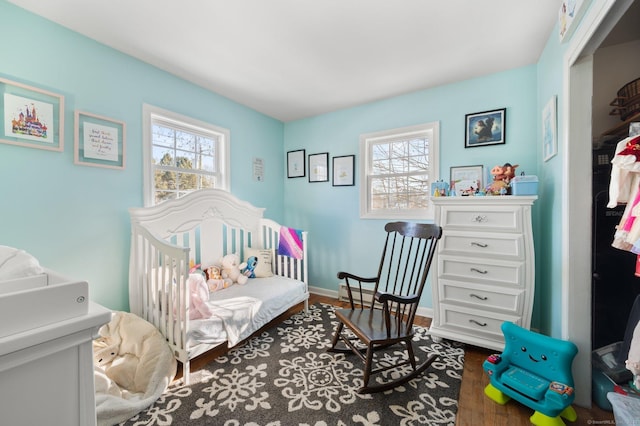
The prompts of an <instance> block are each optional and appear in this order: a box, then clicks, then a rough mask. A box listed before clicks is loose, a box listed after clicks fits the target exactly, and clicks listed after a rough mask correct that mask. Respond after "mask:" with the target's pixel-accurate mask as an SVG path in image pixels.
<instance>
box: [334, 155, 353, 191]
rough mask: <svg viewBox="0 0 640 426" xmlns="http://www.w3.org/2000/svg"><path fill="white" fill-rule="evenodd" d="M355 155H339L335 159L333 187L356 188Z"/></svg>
mask: <svg viewBox="0 0 640 426" xmlns="http://www.w3.org/2000/svg"><path fill="white" fill-rule="evenodd" d="M355 167H356V156H355V155H339V156H336V157H333V179H332V181H331V184H332V185H333V186H354V185H355V184H356V181H355V173H354V172H355Z"/></svg>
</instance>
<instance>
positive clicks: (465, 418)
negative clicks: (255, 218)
mask: <svg viewBox="0 0 640 426" xmlns="http://www.w3.org/2000/svg"><path fill="white" fill-rule="evenodd" d="M318 302H321V303H328V304H332V305H336V306H342V307H346V306H348V305H347V303H345V302H340V301H338V300H336V299H334V298H330V297H326V296H319V295H316V294H311V297H310V298H309V304H314V303H318ZM301 309H302V304H300V305H298V306H296V307H294V308H291V309H290V310H289V311H287V312H286V313H284V314H283V315H282V316H281V317H280V318H278V319H276V320H274V322H276V321H281V320H282V319H284V318H286V317H288V316H291V315H292V314H294V313H296V312H299V311H300V310H301ZM415 324H416V325H419V326H422V327H429V325H430V324H431V319H430V318H425V317H418V318H417V319H416V322H415ZM268 326H269V325H268ZM225 352H226V348H220V349H217V350H213V351H210V352H207V353H206V354H203V355H202V356H200V357H198V358H195V359H194V360H192V362H191V370H192V371H196V370H198V369H200V368H202V367H204V366H205V365H206V364H208V363H209V362H211V361H212V360H213V359H215V358H216V357H218V356H220V355H223V354H224V353H225ZM493 352H495V351H490V350H487V349H483V348H478V347H475V346H467V347H466V348H465V360H464V370H463V374H462V386H461V388H460V398H459V401H458V414H457V416H456V425H457V426H478V425H491V426H494V425H495V426H519V425H522V426H526V425H531V423H530V422H529V417H530V416H531V414H533V411H532V410H531V409H529V408H527V407H525V406H523V405H521V404H519V403H517V402H514V401H510V402H508V403H507V404H505V405H504V406H502V405H498V404H496V403H494V402H493V401H491V400H490V399H489V398H487V397H486V396H485V395H484V388H485V386H486V385H487V384H488V383H489V379H488V377H487V375H486V374H485V373H484V370H483V369H482V363H483V362H484V360H485V359H486V358H487V356H488V355H490V354H491V353H493ZM180 376H181V373H180V371H179V372H178V376H177V377H176V379H178V378H180ZM574 407H575V409H576V412H577V413H578V420H577V421H575V422H574V423H570V422H566V423H567V425H579V426H582V425H597V424H615V422H614V418H613V413H611V412H608V411H604V410H601V409H600V408H598V407H597V406H596V405H595V404H594V405H593V408H591V409H587V408H582V407H578V406H574Z"/></svg>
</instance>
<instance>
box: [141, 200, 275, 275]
mask: <svg viewBox="0 0 640 426" xmlns="http://www.w3.org/2000/svg"><path fill="white" fill-rule="evenodd" d="M264 210H265V209H264V208H258V207H254V206H253V205H251V204H250V203H248V202H246V201H243V200H240V199H238V198H237V197H235V196H234V195H232V194H231V193H229V192H226V191H223V190H219V189H203V190H199V191H194V192H192V193H190V194H187V195H185V196H184V197H182V198H179V199H175V200H168V201H165V202H164V203H162V204H159V205H156V206H152V207H142V208H132V209H129V212H130V214H131V224H132V227H133V226H139V227H142V228H144V229H146V230H147V231H148V232H150V233H151V234H153V235H154V236H155V237H156V238H158V239H160V240H164V241H167V242H170V243H172V244H174V245H177V246H180V247H189V248H191V249H192V250H191V253H190V254H189V260H190V261H193V262H194V263H202V265H205V266H206V265H211V264H214V263H216V262H217V261H218V260H219V259H220V257H222V256H224V255H225V254H228V253H231V252H233V253H238V254H240V255H242V254H241V253H242V250H243V249H244V247H260V246H261V245H262V244H261V241H253V239H254V238H255V237H256V236H258V235H259V231H260V226H261V219H262V216H263V213H264Z"/></svg>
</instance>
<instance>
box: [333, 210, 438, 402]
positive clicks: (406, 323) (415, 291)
mask: <svg viewBox="0 0 640 426" xmlns="http://www.w3.org/2000/svg"><path fill="white" fill-rule="evenodd" d="M385 231H386V232H387V237H386V241H385V244H384V249H383V252H382V259H381V260H380V267H379V269H378V275H377V276H376V277H373V278H362V277H358V276H356V275H353V274H350V273H348V272H339V273H338V279H340V280H344V282H345V283H346V287H347V294H348V296H349V303H350V304H351V308H350V309H336V317H337V319H338V320H339V321H340V323H339V324H338V326H337V327H336V330H335V334H334V336H333V341H332V346H331V348H330V349H329V351H330V352H349V353H350V352H353V353H355V354H356V355H358V356H359V357H360V358H361V359H362V361H363V362H364V377H363V380H364V385H363V386H362V388H360V389H359V390H358V392H359V393H373V392H381V391H385V390H388V389H392V388H394V387H396V386H398V385H400V384H402V383H406V382H408V381H409V380H411V379H413V378H415V377H417V376H419V375H420V374H421V373H422V372H423V371H424V370H426V369H427V368H428V367H429V366H430V365H431V363H433V361H435V359H436V358H437V355H431V356H429V357H428V358H427V359H426V360H425V361H424V362H422V363H421V364H420V365H418V363H417V362H416V357H415V356H414V352H413V347H412V343H411V340H412V338H413V334H414V332H413V320H414V318H415V315H416V311H417V309H418V303H419V302H420V297H421V295H422V290H423V289H424V285H425V282H426V280H427V275H428V273H429V267H430V266H431V261H432V260H433V255H434V253H435V249H436V244H437V242H438V240H439V239H440V236H441V235H442V228H440V227H439V226H437V225H434V224H420V223H409V222H391V223H387V224H386V226H385ZM356 283H357V286H356ZM363 283H369V286H368V287H367V286H366V285H365V286H363ZM371 287H373V293H372V295H373V298H372V300H370V301H367V300H366V297H365V296H366V295H363V289H364V290H365V292H366V291H367V289H368V290H371ZM354 293H355V296H356V297H357V296H359V298H357V299H356V301H355V303H354ZM366 305H370V306H368V307H367V306H366ZM345 326H346V329H345ZM340 341H342V342H343V343H344V345H338V343H339V342H340ZM396 344H404V345H405V347H406V356H405V360H404V361H401V362H399V363H393V364H392V365H389V364H390V363H389V362H388V360H386V362H378V360H374V352H376V351H377V350H379V349H385V348H388V347H390V346H392V345H396ZM374 364H375V367H376V368H375V369H374V368H373V367H374ZM408 364H411V367H412V368H411V371H409V372H408V373H407V372H406V371H407V368H402V367H403V366H405V365H408ZM391 369H396V371H394V372H392V373H395V375H393V376H390V377H392V378H390V379H386V378H385V377H382V375H378V376H376V378H377V379H378V380H377V381H378V384H375V385H369V380H370V379H371V377H372V375H374V374H378V373H381V372H384V371H387V370H391ZM381 377H382V378H381Z"/></svg>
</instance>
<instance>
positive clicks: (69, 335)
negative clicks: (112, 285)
mask: <svg viewBox="0 0 640 426" xmlns="http://www.w3.org/2000/svg"><path fill="white" fill-rule="evenodd" d="M110 320H111V311H109V310H108V309H106V308H104V307H102V306H100V305H98V304H95V303H93V302H89V306H88V312H87V313H86V314H83V315H79V316H75V317H73V318H69V319H65V320H62V321H56V322H52V323H50V324H46V325H43V326H40V327H37V328H32V329H30V330H26V331H22V332H19V333H14V334H11V335H8V336H4V337H0V413H2V414H1V416H2V424H5V425H12V426H20V425H25V426H32V425H60V426H63V425H64V426H71V425H79V426H87V425H95V424H96V405H95V390H94V374H93V347H92V340H93V338H94V336H96V335H97V333H98V329H99V328H100V327H101V326H102V325H103V324H106V323H108V322H109V321H110Z"/></svg>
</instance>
